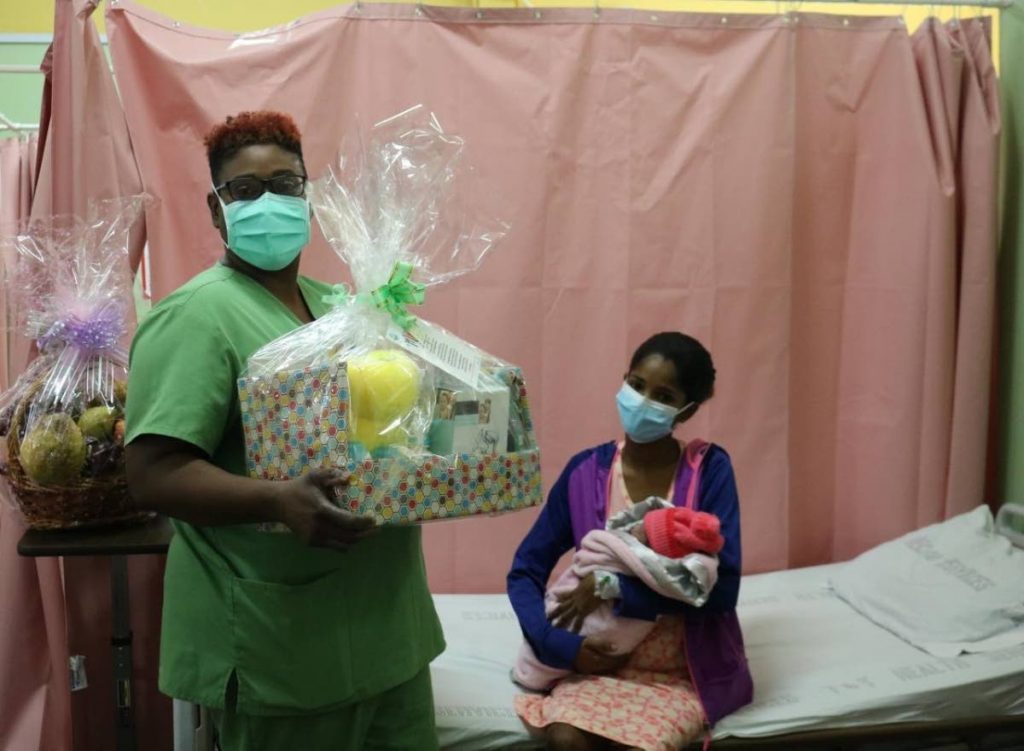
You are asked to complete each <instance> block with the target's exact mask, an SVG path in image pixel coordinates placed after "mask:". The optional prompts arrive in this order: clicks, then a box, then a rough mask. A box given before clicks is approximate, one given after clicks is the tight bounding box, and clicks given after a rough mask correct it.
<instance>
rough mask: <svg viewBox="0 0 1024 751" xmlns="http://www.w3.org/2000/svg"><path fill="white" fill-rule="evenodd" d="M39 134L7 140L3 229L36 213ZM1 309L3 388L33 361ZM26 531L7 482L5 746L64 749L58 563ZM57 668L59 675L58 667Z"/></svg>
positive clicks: (0, 622) (3, 538) (0, 188)
mask: <svg viewBox="0 0 1024 751" xmlns="http://www.w3.org/2000/svg"><path fill="white" fill-rule="evenodd" d="M38 145H39V139H38V137H37V136H36V135H35V134H33V135H31V136H29V137H22V138H7V139H3V140H0V228H2V229H0V232H11V231H13V230H15V229H16V228H17V227H18V226H19V225H20V224H21V223H22V222H23V221H24V220H25V219H27V218H28V216H29V211H30V209H31V204H32V194H33V191H34V188H35V182H36V161H37V149H38ZM7 303H8V300H7V298H6V296H5V298H4V300H3V304H0V390H2V389H5V388H6V387H7V386H9V385H10V384H11V383H12V382H13V381H14V379H15V378H17V375H18V373H20V372H21V370H22V368H23V367H24V366H25V363H26V362H27V359H28V345H27V344H26V343H25V342H24V341H22V340H20V339H18V338H17V337H15V336H13V335H12V333H11V327H12V326H13V323H14V311H11V310H9V309H8V305H7ZM24 531H25V527H24V525H23V524H22V522H21V519H20V517H19V516H18V514H17V512H16V511H15V510H14V507H13V505H12V503H11V501H10V499H9V498H8V497H7V495H6V486H5V485H4V484H3V483H0V602H3V603H5V606H4V607H3V608H2V609H0V665H3V666H4V669H3V670H2V671H0V748H3V749H44V748H53V749H62V748H68V747H69V743H70V733H69V730H70V725H69V723H68V716H69V709H70V708H69V703H68V693H67V672H66V671H67V668H66V667H65V666H66V665H67V649H66V647H65V640H64V613H63V607H62V603H63V594H62V592H61V589H60V585H61V577H60V565H59V561H56V560H43V561H39V562H38V563H36V562H33V561H31V560H28V559H24V558H20V557H19V556H18V554H17V545H18V540H20V539H21V535H22V534H23V533H24ZM55 667H56V670H55Z"/></svg>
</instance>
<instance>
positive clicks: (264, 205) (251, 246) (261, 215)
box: [214, 190, 309, 271]
mask: <svg viewBox="0 0 1024 751" xmlns="http://www.w3.org/2000/svg"><path fill="white" fill-rule="evenodd" d="M214 194H215V195H216V196H217V200H218V201H220V205H221V209H222V210H223V213H224V222H225V224H226V226H227V233H228V242H227V246H228V248H230V249H231V251H232V252H233V253H234V254H235V255H236V256H238V257H239V258H241V259H242V260H243V261H245V262H246V263H249V264H252V265H253V266H255V267H256V268H258V269H263V270H264V271H280V270H281V269H283V268H284V267H285V266H287V265H288V264H290V263H291V262H292V261H294V260H295V259H296V258H297V257H298V255H299V253H300V252H302V249H303V248H304V247H305V246H306V244H307V243H308V242H309V201H307V200H306V199H305V198H300V197H297V196H282V195H278V194H277V193H271V192H270V191H269V190H268V191H267V192H265V193H264V194H263V195H262V196H260V197H259V198H257V199H256V200H254V201H232V202H231V203H228V204H225V203H224V201H222V200H221V198H220V194H218V193H217V192H216V190H214Z"/></svg>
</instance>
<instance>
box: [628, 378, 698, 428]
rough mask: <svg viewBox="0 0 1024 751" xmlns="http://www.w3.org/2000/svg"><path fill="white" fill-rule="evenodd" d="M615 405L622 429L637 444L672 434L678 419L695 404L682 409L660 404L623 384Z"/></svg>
mask: <svg viewBox="0 0 1024 751" xmlns="http://www.w3.org/2000/svg"><path fill="white" fill-rule="evenodd" d="M615 403H616V404H617V405H618V407H619V419H620V420H622V427H623V429H624V430H625V431H626V435H628V436H629V437H630V439H631V440H632V441H634V442H635V443H653V442H654V441H657V440H659V439H661V438H664V437H665V436H667V435H669V434H671V433H672V428H673V427H674V425H675V421H676V418H677V417H678V416H679V415H680V414H682V413H683V412H684V411H686V410H687V409H689V408H690V406H691V405H692V404H693V402H690V403H689V404H687V405H686V406H685V407H683V408H682V409H676V408H675V407H670V406H669V405H667V404H658V403H657V402H652V401H651V400H650V399H646V398H644V396H643V395H642V394H640V393H639V392H637V391H636V389H634V388H633V387H632V386H630V385H629V384H628V383H623V384H622V388H621V389H619V394H618V396H616V397H615Z"/></svg>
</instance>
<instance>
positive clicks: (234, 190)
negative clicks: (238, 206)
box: [214, 172, 306, 201]
mask: <svg viewBox="0 0 1024 751" xmlns="http://www.w3.org/2000/svg"><path fill="white" fill-rule="evenodd" d="M225 188H227V190H228V193H229V194H230V196H231V198H232V200H234V201H253V200H255V199H257V198H259V197H260V196H262V195H263V194H264V193H265V192H267V191H268V190H269V191H270V192H271V193H277V194H278V195H279V196H301V195H302V194H303V193H305V192H306V176H305V175H295V174H292V173H291V172H288V173H286V174H283V175H274V176H273V177H268V178H267V179H263V178H262V177H256V176H255V175H243V176H242V177H236V178H235V179H234V180H228V181H227V182H226V183H223V184H221V185H217V186H215V187H214V189H215V190H216V191H217V192H218V193H219V192H220V191H222V190H224V189H225Z"/></svg>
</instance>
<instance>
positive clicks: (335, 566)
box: [126, 265, 444, 716]
mask: <svg viewBox="0 0 1024 751" xmlns="http://www.w3.org/2000/svg"><path fill="white" fill-rule="evenodd" d="M299 287H300V289H301V291H302V294H303V296H304V298H305V300H306V304H307V305H308V306H309V309H310V311H311V312H312V313H313V315H314V316H317V317H319V316H321V315H323V314H324V313H326V312H327V309H328V306H327V305H326V304H325V303H324V302H323V300H322V298H323V296H324V295H325V294H326V293H328V292H329V291H330V289H329V287H328V286H327V285H325V284H323V283H320V282H316V281H313V280H310V279H307V278H304V277H300V279H299ZM300 325H301V323H300V321H299V320H298V319H297V318H296V317H295V315H294V314H293V313H292V312H291V310H289V308H288V307H287V306H286V305H284V304H283V303H281V302H280V301H279V300H278V299H277V298H276V297H274V296H273V295H272V294H271V293H270V292H269V291H268V290H267V289H266V288H264V287H263V286H262V285H261V284H259V283H258V282H256V281H254V280H253V279H251V278H250V277H248V276H246V275H245V274H241V273H239V272H237V271H234V270H232V269H229V268H228V267H226V266H221V265H218V266H215V267H213V268H211V269H209V270H207V271H204V272H203V273H201V274H199V275H198V276H196V277H195V278H194V279H192V280H191V281H190V282H188V283H187V284H186V285H185V286H183V287H181V288H180V289H178V290H177V291H175V292H174V293H172V294H171V295H170V296H169V297H167V298H166V299H165V300H163V301H162V302H161V303H160V304H159V305H158V306H156V307H155V308H154V309H153V310H152V312H151V313H150V314H149V315H148V316H147V317H146V318H145V319H144V320H143V322H142V323H141V325H140V326H139V329H138V332H137V333H136V335H135V340H134V342H133V343H132V354H131V370H130V375H129V387H128V393H129V394H130V395H131V396H130V398H129V399H128V405H127V415H126V423H127V441H128V442H129V443H130V442H131V441H132V440H134V439H136V438H138V437H139V436H142V435H160V436H168V437H171V438H176V439H178V440H181V441H186V442H188V443H191V444H193V445H195V446H198V447H199V448H200V449H202V450H203V451H204V452H205V453H206V454H207V455H208V456H209V457H210V461H211V462H213V463H214V464H215V465H217V466H218V467H220V468H222V469H224V470H226V471H228V472H231V473H233V474H237V475H245V474H246V466H245V451H244V441H243V437H242V425H241V417H240V411H239V410H240V407H239V402H238V393H237V383H236V382H237V379H238V377H239V375H240V374H241V373H242V371H243V369H244V367H245V363H246V361H247V360H248V358H249V356H250V355H251V354H252V353H253V352H254V351H255V350H257V349H258V348H259V347H261V346H263V345H264V344H266V343H267V342H270V341H272V340H274V339H276V338H278V337H280V336H282V335H283V334H287V333H288V332H290V331H292V330H294V329H296V328H298V327H299V326H300ZM173 525H174V529H175V532H176V534H175V536H174V539H173V540H172V542H171V546H170V550H169V551H168V554H167V569H166V574H165V580H164V606H163V633H162V638H161V644H160V689H161V690H162V691H163V692H164V693H166V694H169V695H170V696H173V697H175V698H179V699H184V700H188V701H191V702H194V703H197V704H201V705H204V706H207V707H213V708H224V706H225V701H224V700H225V692H226V689H227V685H228V681H229V679H230V677H231V674H232V673H235V674H236V676H237V689H238V694H237V706H236V710H237V711H238V712H239V713H243V714H253V715H264V716H281V715H294V714H302V713H307V712H310V713H312V712H323V711H327V710H329V709H331V708H332V707H339V706H343V705H346V704H350V703H352V702H357V701H362V700H364V699H366V698H369V697H372V696H376V695H378V694H380V693H382V692H384V691H386V690H388V689H389V688H392V687H394V686H397V685H399V684H401V683H403V682H405V681H408V680H410V679H412V678H413V677H414V676H416V675H417V674H418V673H419V672H420V671H421V670H422V669H423V667H424V666H426V665H427V664H429V662H430V661H431V660H432V659H434V658H435V657H436V656H437V655H438V654H440V653H441V652H442V651H443V649H444V641H443V637H442V633H441V626H440V622H439V621H438V619H437V614H436V612H435V611H434V606H433V601H432V599H431V597H430V592H429V589H428V587H427V578H426V572H425V568H424V564H423V552H422V548H421V543H420V530H419V528H416V527H397V526H396V527H386V528H384V529H382V530H381V532H380V533H379V534H377V535H375V536H374V537H372V538H370V539H368V540H364V541H362V542H360V543H358V544H357V545H355V546H353V547H352V548H350V549H349V550H348V551H347V552H344V553H341V552H337V551H333V550H327V549H322V548H312V547H309V546H307V545H305V544H303V543H302V541H301V540H299V539H298V538H297V537H295V536H294V535H292V534H290V533H284V534H282V533H271V532H261V531H258V530H257V529H256V528H255V527H254V526H252V525H237V526H224V527H196V526H193V525H191V524H186V523H184V522H181V521H177V520H174V521H173Z"/></svg>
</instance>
